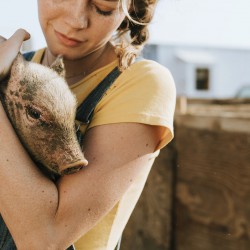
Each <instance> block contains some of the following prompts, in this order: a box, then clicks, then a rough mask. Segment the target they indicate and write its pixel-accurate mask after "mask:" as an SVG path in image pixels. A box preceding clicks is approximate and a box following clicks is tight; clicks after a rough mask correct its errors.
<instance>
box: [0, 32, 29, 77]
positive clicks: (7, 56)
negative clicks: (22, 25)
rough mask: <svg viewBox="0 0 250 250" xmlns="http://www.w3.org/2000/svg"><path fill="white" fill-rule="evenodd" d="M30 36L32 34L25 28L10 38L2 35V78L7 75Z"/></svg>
mask: <svg viewBox="0 0 250 250" xmlns="http://www.w3.org/2000/svg"><path fill="white" fill-rule="evenodd" d="M29 38H30V34H29V33H28V32H27V31H26V30H24V29H18V30H17V31H16V32H15V33H14V34H13V35H12V36H11V37H10V38H9V39H8V40H6V39H5V38H4V37H0V80H1V79H3V78H4V77H6V76H7V74H8V73H9V71H10V68H11V65H12V63H13V61H14V59H15V58H16V56H17V54H18V52H19V51H20V48H21V46H22V44H23V41H25V40H28V39H29Z"/></svg>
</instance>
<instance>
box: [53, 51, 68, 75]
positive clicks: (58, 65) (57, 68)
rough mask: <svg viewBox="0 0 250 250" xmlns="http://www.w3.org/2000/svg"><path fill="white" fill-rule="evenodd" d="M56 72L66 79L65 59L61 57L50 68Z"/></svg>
mask: <svg viewBox="0 0 250 250" xmlns="http://www.w3.org/2000/svg"><path fill="white" fill-rule="evenodd" d="M50 68H51V69H53V70H54V71H55V72H57V73H58V75H60V76H61V77H65V68H64V63H63V57H62V56H61V55H59V56H58V57H57V58H56V60H55V61H54V62H53V63H52V65H51V66H50Z"/></svg>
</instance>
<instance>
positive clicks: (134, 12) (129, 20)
mask: <svg viewBox="0 0 250 250" xmlns="http://www.w3.org/2000/svg"><path fill="white" fill-rule="evenodd" d="M156 2H157V0H132V1H131V6H130V8H129V10H127V8H126V1H124V0H121V5H122V9H123V11H124V12H125V14H126V17H125V19H124V20H123V22H122V23H121V25H120V27H119V28H118V30H117V37H118V38H119V42H118V43H116V53H117V55H118V58H119V67H120V70H121V71H122V70H124V69H126V68H127V67H129V66H130V65H131V63H133V61H134V60H135V58H136V57H137V56H138V55H139V54H140V52H141V50H142V49H143V47H144V44H145V43H146V42H147V40H148V38H149V31H148V25H149V23H150V22H151V20H152V18H153V14H154V9H155V5H156Z"/></svg>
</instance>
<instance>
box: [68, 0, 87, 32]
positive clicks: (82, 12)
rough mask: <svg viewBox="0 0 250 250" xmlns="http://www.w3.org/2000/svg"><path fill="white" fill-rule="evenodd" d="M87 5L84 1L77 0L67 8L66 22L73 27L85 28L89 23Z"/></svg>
mask: <svg viewBox="0 0 250 250" xmlns="http://www.w3.org/2000/svg"><path fill="white" fill-rule="evenodd" d="M87 11H88V6H87V4H86V1H82V0H80V1H79V0H78V1H76V3H75V4H72V5H71V8H69V9H68V10H67V16H66V18H65V22H66V24H68V25H69V26H70V27H71V28H74V29H86V28H87V27H88V25H89V22H88V13H87Z"/></svg>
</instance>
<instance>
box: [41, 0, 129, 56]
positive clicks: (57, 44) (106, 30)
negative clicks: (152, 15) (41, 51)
mask: <svg viewBox="0 0 250 250" xmlns="http://www.w3.org/2000/svg"><path fill="white" fill-rule="evenodd" d="M38 13H39V20H40V24H41V28H42V30H43V33H44V36H45V39H46V41H47V45H48V47H49V49H50V51H51V52H52V54H54V55H59V54H61V55H63V56H64V57H65V58H67V59H71V60H72V59H80V58H83V57H84V56H87V55H88V54H90V53H92V52H94V51H96V50H98V49H100V48H102V47H103V46H105V44H106V43H107V42H108V41H109V40H110V38H111V37H112V35H113V33H114V32H115V31H116V30H117V28H118V27H119V26H120V24H121V22H122V20H123V19H124V17H125V14H124V13H123V11H122V9H121V6H120V4H119V0H38Z"/></svg>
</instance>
